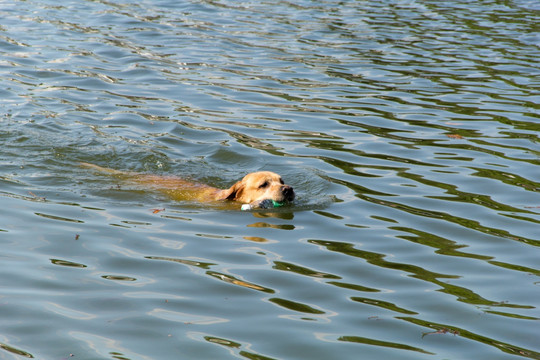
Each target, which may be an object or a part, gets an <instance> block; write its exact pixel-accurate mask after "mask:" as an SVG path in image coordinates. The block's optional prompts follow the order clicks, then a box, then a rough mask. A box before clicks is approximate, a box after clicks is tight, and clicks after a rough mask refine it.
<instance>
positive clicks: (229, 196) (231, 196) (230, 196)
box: [217, 181, 244, 200]
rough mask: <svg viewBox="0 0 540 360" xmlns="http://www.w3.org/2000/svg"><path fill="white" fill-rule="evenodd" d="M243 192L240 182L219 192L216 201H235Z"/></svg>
mask: <svg viewBox="0 0 540 360" xmlns="http://www.w3.org/2000/svg"><path fill="white" fill-rule="evenodd" d="M243 192H244V185H243V184H242V182H241V181H238V182H237V183H236V184H234V185H233V186H231V187H230V188H229V189H227V190H221V191H220V192H219V194H218V196H217V199H218V200H236V199H238V198H240V196H242V193H243Z"/></svg>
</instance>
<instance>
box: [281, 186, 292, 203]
mask: <svg viewBox="0 0 540 360" xmlns="http://www.w3.org/2000/svg"><path fill="white" fill-rule="evenodd" d="M281 192H282V193H283V195H285V197H286V198H287V199H288V200H289V201H292V200H294V190H293V188H292V186H289V185H283V186H282V187H281Z"/></svg>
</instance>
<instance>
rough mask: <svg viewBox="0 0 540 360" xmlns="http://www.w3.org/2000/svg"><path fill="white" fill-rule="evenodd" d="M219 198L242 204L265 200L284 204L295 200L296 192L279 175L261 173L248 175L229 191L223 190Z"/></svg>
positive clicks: (269, 172) (268, 172) (266, 172)
mask: <svg viewBox="0 0 540 360" xmlns="http://www.w3.org/2000/svg"><path fill="white" fill-rule="evenodd" d="M219 198H220V199H227V200H235V201H239V202H242V203H251V202H253V201H257V200H265V199H270V200H274V201H276V202H284V201H293V200H294V190H293V188H292V187H291V186H289V185H286V184H285V183H284V182H283V180H282V179H281V176H279V175H278V174H276V173H273V172H271V171H259V172H255V173H250V174H247V175H246V176H244V178H243V179H242V180H240V181H238V182H237V183H236V184H234V185H233V186H231V187H230V188H229V189H227V190H222V191H221V192H220V195H219Z"/></svg>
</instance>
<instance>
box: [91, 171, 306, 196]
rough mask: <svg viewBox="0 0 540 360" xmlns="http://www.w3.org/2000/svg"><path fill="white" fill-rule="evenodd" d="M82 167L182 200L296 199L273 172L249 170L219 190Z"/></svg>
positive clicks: (182, 181)
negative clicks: (251, 171) (231, 184)
mask: <svg viewBox="0 0 540 360" xmlns="http://www.w3.org/2000/svg"><path fill="white" fill-rule="evenodd" d="M81 166H84V167H87V168H90V169H94V170H98V171H100V172H104V173H109V174H111V175H114V176H118V177H121V178H125V179H126V180H129V181H133V182H135V183H138V184H142V185H145V186H148V187H151V188H152V189H156V190H159V191H161V192H163V193H165V194H167V195H168V196H169V197H171V198H172V199H174V200H178V201H199V202H211V201H220V200H232V201H238V202H241V203H246V204H247V203H253V202H256V201H262V200H267V199H269V200H273V201H275V202H278V203H283V202H288V201H293V200H294V197H295V194H294V190H293V188H292V187H291V186H289V185H286V184H285V183H284V182H283V180H282V179H281V176H279V175H278V174H276V173H274V172H271V171H259V172H253V173H249V174H247V175H246V176H244V177H243V178H242V179H241V180H239V181H237V182H236V183H235V184H234V185H233V186H231V187H230V188H228V189H218V188H215V187H212V186H209V185H206V184H201V183H196V182H192V181H188V180H185V179H182V178H180V177H175V176H157V175H149V174H139V173H131V172H124V171H119V170H113V169H108V168H104V167H101V166H98V165H94V164H89V163H81Z"/></svg>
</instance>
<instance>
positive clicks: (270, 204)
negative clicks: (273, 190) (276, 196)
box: [241, 199, 283, 210]
mask: <svg viewBox="0 0 540 360" xmlns="http://www.w3.org/2000/svg"><path fill="white" fill-rule="evenodd" d="M280 206H283V203H282V202H279V201H274V200H271V199H264V200H257V201H254V202H252V203H249V204H242V207H241V209H242V210H254V209H272V208H276V207H280Z"/></svg>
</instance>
